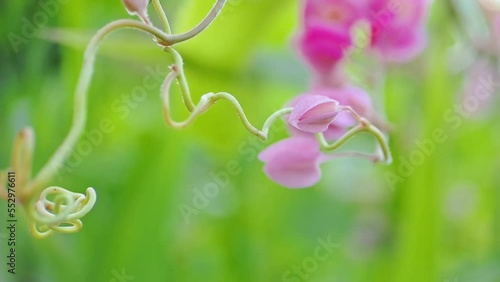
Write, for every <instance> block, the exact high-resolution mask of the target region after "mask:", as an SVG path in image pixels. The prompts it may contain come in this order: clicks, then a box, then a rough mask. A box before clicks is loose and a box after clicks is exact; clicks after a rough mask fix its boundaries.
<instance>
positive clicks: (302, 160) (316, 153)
mask: <svg viewBox="0 0 500 282" xmlns="http://www.w3.org/2000/svg"><path fill="white" fill-rule="evenodd" d="M322 159H324V155H322V154H321V152H320V150H319V144H318V143H317V142H316V140H315V139H314V138H310V137H306V136H294V137H291V138H288V139H285V140H282V141H280V142H278V143H275V144H273V145H271V146H269V147H268V148H267V149H265V150H264V151H262V152H261V153H260V154H259V160H261V161H263V162H264V163H265V166H264V172H265V173H266V174H267V176H268V177H269V178H271V179H272V180H273V181H275V182H277V183H279V184H281V185H283V186H285V187H288V188H306V187H310V186H312V185H314V184H316V183H317V182H318V181H319V180H320V179H321V170H320V169H319V165H320V163H321V161H322Z"/></svg>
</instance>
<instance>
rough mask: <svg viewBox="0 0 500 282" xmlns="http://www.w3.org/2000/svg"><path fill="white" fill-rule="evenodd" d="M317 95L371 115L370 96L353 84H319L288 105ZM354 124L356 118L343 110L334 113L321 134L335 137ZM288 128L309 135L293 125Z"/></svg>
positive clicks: (366, 115)
mask: <svg viewBox="0 0 500 282" xmlns="http://www.w3.org/2000/svg"><path fill="white" fill-rule="evenodd" d="M318 95H319V96H324V97H325V98H330V99H332V100H335V101H338V102H339V104H340V106H350V107H351V108H353V109H354V111H356V113H358V114H359V115H361V116H363V117H367V118H369V117H370V116H371V115H372V110H373V106H372V103H371V99H370V96H369V95H368V93H366V91H365V90H363V89H361V88H359V87H356V86H353V85H344V86H340V87H336V88H327V87H324V86H322V85H319V86H317V87H316V88H314V89H313V90H311V91H310V92H308V93H305V94H303V95H301V96H299V97H297V98H295V99H294V100H293V101H292V102H291V103H290V106H291V107H296V106H297V105H298V103H299V102H300V101H301V100H302V99H304V97H307V96H318ZM355 124H356V120H355V119H354V118H353V117H352V116H351V114H349V113H348V112H344V111H343V112H340V113H337V114H336V115H335V118H334V119H333V121H332V122H331V123H330V125H329V126H328V129H327V130H326V131H324V132H323V134H324V135H325V138H326V139H327V140H333V139H337V138H339V137H340V136H342V135H343V134H344V133H346V132H347V130H348V129H349V128H350V127H352V126H354V125H355ZM290 129H291V132H292V133H293V134H294V135H297V136H305V135H309V134H308V133H306V132H305V131H304V130H298V129H297V128H296V127H295V126H293V127H290Z"/></svg>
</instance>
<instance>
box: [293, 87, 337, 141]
mask: <svg viewBox="0 0 500 282" xmlns="http://www.w3.org/2000/svg"><path fill="white" fill-rule="evenodd" d="M339 111H340V110H339V102H337V101H335V100H332V99H330V98H328V97H325V96H320V95H307V96H302V97H301V98H300V99H299V100H298V101H297V103H296V104H295V106H294V107H293V111H292V112H291V114H290V116H289V117H288V122H289V123H290V124H291V125H292V126H294V127H295V128H297V129H299V130H302V131H304V132H309V133H320V132H324V131H325V130H327V129H328V126H329V125H330V124H331V123H332V122H333V120H334V119H335V117H336V116H337V114H338V113H339Z"/></svg>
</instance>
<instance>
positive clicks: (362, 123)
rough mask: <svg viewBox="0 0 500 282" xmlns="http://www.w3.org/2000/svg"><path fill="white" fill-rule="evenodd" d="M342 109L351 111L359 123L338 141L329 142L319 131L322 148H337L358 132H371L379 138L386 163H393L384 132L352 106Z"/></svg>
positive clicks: (327, 149)
mask: <svg viewBox="0 0 500 282" xmlns="http://www.w3.org/2000/svg"><path fill="white" fill-rule="evenodd" d="M341 110H343V111H347V112H349V113H350V114H351V115H352V116H353V117H354V118H355V119H356V120H357V121H358V125H356V126H355V127H353V128H351V129H350V130H349V131H347V132H346V133H345V134H344V135H343V136H342V137H340V138H339V139H338V140H337V141H335V142H334V143H331V144H330V143H328V141H326V139H325V135H324V134H323V133H318V134H317V135H316V137H317V139H318V142H319V143H320V144H321V148H322V149H323V150H326V151H332V150H335V149H337V148H339V147H340V146H342V145H344V144H345V143H346V142H347V141H349V140H350V139H351V138H352V137H354V136H355V135H356V134H358V133H360V132H368V133H371V134H372V135H373V136H374V137H375V138H376V139H377V142H378V144H379V145H380V148H381V149H382V153H383V155H384V163H386V164H390V163H392V155H391V150H390V149H389V145H388V142H387V140H386V138H385V136H384V134H383V133H382V132H381V131H380V130H379V129H378V128H377V127H376V126H374V125H373V124H372V123H371V122H370V121H369V120H367V119H366V118H364V117H362V116H360V115H359V114H358V113H356V111H354V110H353V109H352V108H351V107H349V106H344V107H342V108H341Z"/></svg>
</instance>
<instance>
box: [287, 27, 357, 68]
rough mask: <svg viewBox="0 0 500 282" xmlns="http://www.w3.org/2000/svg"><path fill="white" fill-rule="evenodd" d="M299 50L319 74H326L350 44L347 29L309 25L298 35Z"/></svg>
mask: <svg viewBox="0 0 500 282" xmlns="http://www.w3.org/2000/svg"><path fill="white" fill-rule="evenodd" d="M297 46H298V49H299V52H300V53H301V54H302V56H303V57H304V59H305V61H306V62H307V63H308V64H309V65H310V66H311V68H312V69H313V70H314V71H315V72H316V73H317V74H318V75H320V76H328V75H329V74H330V73H331V72H332V70H333V68H334V67H335V66H336V65H337V63H338V62H339V61H340V60H341V59H342V58H343V57H344V55H345V54H346V53H347V50H348V48H349V47H350V46H352V40H351V35H350V33H349V31H346V30H340V29H335V28H331V27H329V26H327V25H311V26H309V27H306V28H305V30H304V31H303V33H302V34H301V35H299V38H298V41H297Z"/></svg>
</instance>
